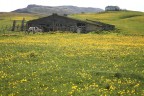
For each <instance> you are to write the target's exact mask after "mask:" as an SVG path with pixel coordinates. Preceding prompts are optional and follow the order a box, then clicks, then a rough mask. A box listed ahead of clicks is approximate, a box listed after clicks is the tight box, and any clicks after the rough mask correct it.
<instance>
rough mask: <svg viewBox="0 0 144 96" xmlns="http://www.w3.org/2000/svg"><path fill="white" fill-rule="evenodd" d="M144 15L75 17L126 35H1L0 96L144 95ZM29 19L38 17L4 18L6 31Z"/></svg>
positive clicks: (7, 15)
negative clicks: (111, 25)
mask: <svg viewBox="0 0 144 96" xmlns="http://www.w3.org/2000/svg"><path fill="white" fill-rule="evenodd" d="M143 14H144V13H141V12H131V11H121V12H104V13H98V14H77V15H72V17H73V18H80V19H83V20H85V19H91V20H98V21H102V22H105V23H109V24H114V25H116V28H118V29H119V32H120V33H105V34H103V33H101V34H92V33H93V32H91V33H89V34H72V33H53V34H50V33H49V34H48V33H41V34H40V33H39V34H29V35H28V34H24V33H23V32H10V31H5V30H1V32H0V96H143V95H144V75H143V74H144V69H143V68H144V55H143V54H144V37H143V35H144V32H143V31H144V29H143V20H144V16H143ZM23 17H25V18H26V20H31V19H35V18H38V16H36V15H32V14H18V13H0V22H1V23H0V27H2V26H4V25H10V24H11V22H12V21H13V20H15V19H16V20H19V22H20V20H22V18H23ZM112 32H113V31H112ZM126 34H129V35H126Z"/></svg>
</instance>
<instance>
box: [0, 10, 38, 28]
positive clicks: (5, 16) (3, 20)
mask: <svg viewBox="0 0 144 96" xmlns="http://www.w3.org/2000/svg"><path fill="white" fill-rule="evenodd" d="M39 17H40V16H39V15H36V14H28V13H14V12H0V28H1V27H5V26H12V22H13V20H17V23H20V22H21V20H22V19H23V18H25V20H26V21H28V20H32V19H36V18H39Z"/></svg>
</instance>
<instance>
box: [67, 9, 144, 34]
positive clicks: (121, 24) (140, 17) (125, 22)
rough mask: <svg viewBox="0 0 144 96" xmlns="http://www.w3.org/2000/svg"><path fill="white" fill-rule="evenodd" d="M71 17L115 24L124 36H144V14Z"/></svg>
mask: <svg viewBox="0 0 144 96" xmlns="http://www.w3.org/2000/svg"><path fill="white" fill-rule="evenodd" d="M70 17H73V18H77V19H82V20H86V19H90V20H95V21H101V22H105V23H109V24H113V25H115V26H116V28H118V29H120V32H121V33H124V34H136V35H144V27H143V26H144V13H143V12H136V11H110V12H102V13H96V14H78V15H77V14H74V15H71V16H70Z"/></svg>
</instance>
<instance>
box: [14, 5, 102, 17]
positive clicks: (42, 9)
mask: <svg viewBox="0 0 144 96" xmlns="http://www.w3.org/2000/svg"><path fill="white" fill-rule="evenodd" d="M102 11H103V10H102V9H100V8H91V7H77V6H55V7H54V6H42V5H28V6H27V7H26V8H22V9H17V10H14V11H12V12H18V13H35V14H43V15H51V14H53V13H57V14H61V15H63V14H77V13H82V12H84V13H97V12H102Z"/></svg>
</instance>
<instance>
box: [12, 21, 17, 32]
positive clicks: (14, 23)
mask: <svg viewBox="0 0 144 96" xmlns="http://www.w3.org/2000/svg"><path fill="white" fill-rule="evenodd" d="M15 27H16V20H14V21H13V26H12V30H11V31H15Z"/></svg>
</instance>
